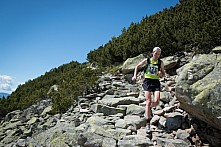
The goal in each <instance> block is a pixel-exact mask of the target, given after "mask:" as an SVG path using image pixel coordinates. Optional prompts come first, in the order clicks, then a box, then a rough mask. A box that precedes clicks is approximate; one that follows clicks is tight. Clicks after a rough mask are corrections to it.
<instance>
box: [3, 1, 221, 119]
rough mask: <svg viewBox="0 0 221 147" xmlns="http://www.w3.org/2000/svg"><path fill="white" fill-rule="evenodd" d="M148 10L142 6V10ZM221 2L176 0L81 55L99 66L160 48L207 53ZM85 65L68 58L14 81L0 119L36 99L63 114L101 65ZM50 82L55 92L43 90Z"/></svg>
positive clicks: (220, 34)
mask: <svg viewBox="0 0 221 147" xmlns="http://www.w3.org/2000/svg"><path fill="white" fill-rule="evenodd" d="M147 11H148V10H147ZM220 14H221V1H220V0H213V1H208V0H180V4H179V5H176V6H175V7H171V8H170V9H164V10H163V11H161V12H158V13H156V14H154V15H151V16H145V17H143V19H142V20H141V21H140V22H139V23H133V22H132V23H131V25H130V26H129V27H128V28H122V33H121V35H119V36H118V37H112V38H111V40H110V41H109V42H108V43H106V44H105V45H103V46H100V47H99V48H97V49H94V50H93V51H90V52H89V53H88V55H87V58H88V61H89V62H90V63H92V62H95V63H97V64H98V65H100V67H106V66H111V65H116V64H119V63H122V62H123V61H125V60H126V59H127V58H129V57H134V56H137V55H139V54H141V53H148V52H150V51H151V49H152V47H154V46H160V47H161V48H162V49H163V53H162V56H168V55H172V54H174V53H176V52H179V51H194V52H196V53H209V52H211V48H213V47H215V46H218V45H220V44H221V25H220V24H221V15H220ZM87 66H88V65H87V63H83V64H80V63H78V62H74V61H72V62H70V63H68V64H64V65H61V66H59V67H58V68H54V69H52V70H51V71H49V72H46V73H45V74H44V75H42V76H40V77H38V78H36V79H34V80H29V81H27V82H26V83H25V84H23V85H19V86H18V88H17V89H16V91H15V92H13V93H12V94H11V96H10V97H9V98H7V99H0V117H3V116H4V115H5V114H7V113H8V112H10V111H13V110H16V109H25V108H27V107H29V106H30V105H32V104H35V103H36V102H37V101H39V100H41V99H46V98H48V97H50V98H52V99H53V111H52V113H57V112H64V111H66V110H67V108H68V107H69V106H71V105H75V104H76V100H77V97H78V96H81V95H82V94H83V93H84V92H87V91H90V89H91V87H93V86H96V83H95V82H96V80H97V79H98V76H99V75H101V73H102V68H100V69H99V70H92V69H90V68H87ZM53 85H58V89H59V90H58V91H56V90H54V91H52V92H50V93H48V91H49V89H50V87H51V86H53Z"/></svg>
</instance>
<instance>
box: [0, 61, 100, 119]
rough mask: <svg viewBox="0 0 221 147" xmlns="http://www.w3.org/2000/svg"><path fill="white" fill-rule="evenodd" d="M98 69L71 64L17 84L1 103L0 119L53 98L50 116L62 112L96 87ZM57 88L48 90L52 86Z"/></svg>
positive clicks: (84, 64) (75, 63)
mask: <svg viewBox="0 0 221 147" xmlns="http://www.w3.org/2000/svg"><path fill="white" fill-rule="evenodd" d="M100 74H101V70H92V69H91V68H88V65H87V64H86V63H83V64H80V63H78V62H74V61H72V62H70V63H68V64H64V65H61V66H60V67H58V68H54V69H51V71H49V72H46V73H45V74H44V75H42V76H40V77H38V78H36V79H34V80H29V81H27V82H26V83H25V84H23V85H19V86H18V88H17V89H16V91H14V92H13V93H12V94H11V96H10V97H9V98H7V99H1V100H0V112H1V113H0V117H1V116H4V115H5V114H6V113H7V112H10V111H13V110H16V109H20V110H22V109H25V108H27V107H29V106H31V105H33V104H35V103H36V102H38V101H40V100H42V99H46V98H49V97H50V98H52V100H53V111H52V113H57V112H64V111H66V110H67V108H69V106H71V105H75V104H76V100H77V97H78V96H82V95H83V93H87V92H89V91H90V90H91V89H92V88H91V87H93V86H95V85H96V83H95V82H96V80H97V79H98V76H99V75H100ZM54 85H55V86H56V87H58V91H56V89H54V90H53V89H52V90H51V92H50V93H49V90H50V89H51V86H54Z"/></svg>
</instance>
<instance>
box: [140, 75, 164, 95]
mask: <svg viewBox="0 0 221 147" xmlns="http://www.w3.org/2000/svg"><path fill="white" fill-rule="evenodd" d="M143 89H144V91H150V92H154V91H160V90H161V89H160V81H159V80H158V79H148V78H145V79H144V81H143Z"/></svg>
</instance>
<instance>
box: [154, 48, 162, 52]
mask: <svg viewBox="0 0 221 147" xmlns="http://www.w3.org/2000/svg"><path fill="white" fill-rule="evenodd" d="M157 50H159V51H161V48H160V47H154V48H153V52H155V51H157Z"/></svg>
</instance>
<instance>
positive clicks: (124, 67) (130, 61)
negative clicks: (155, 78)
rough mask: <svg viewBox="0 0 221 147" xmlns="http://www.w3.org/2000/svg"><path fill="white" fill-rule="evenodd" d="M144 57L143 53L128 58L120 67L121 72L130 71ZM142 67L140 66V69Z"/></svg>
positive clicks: (126, 72)
mask: <svg viewBox="0 0 221 147" xmlns="http://www.w3.org/2000/svg"><path fill="white" fill-rule="evenodd" d="M145 58H147V56H146V55H145V54H140V55H139V56H136V57H134V58H128V59H127V60H126V61H125V62H124V64H123V65H122V67H121V70H122V73H123V74H128V73H131V72H132V71H133V70H134V68H135V66H136V65H137V64H138V63H139V62H140V61H142V60H144V59H145ZM143 67H144V66H143ZM143 67H141V68H140V69H142V68H143ZM140 69H139V70H140Z"/></svg>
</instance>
